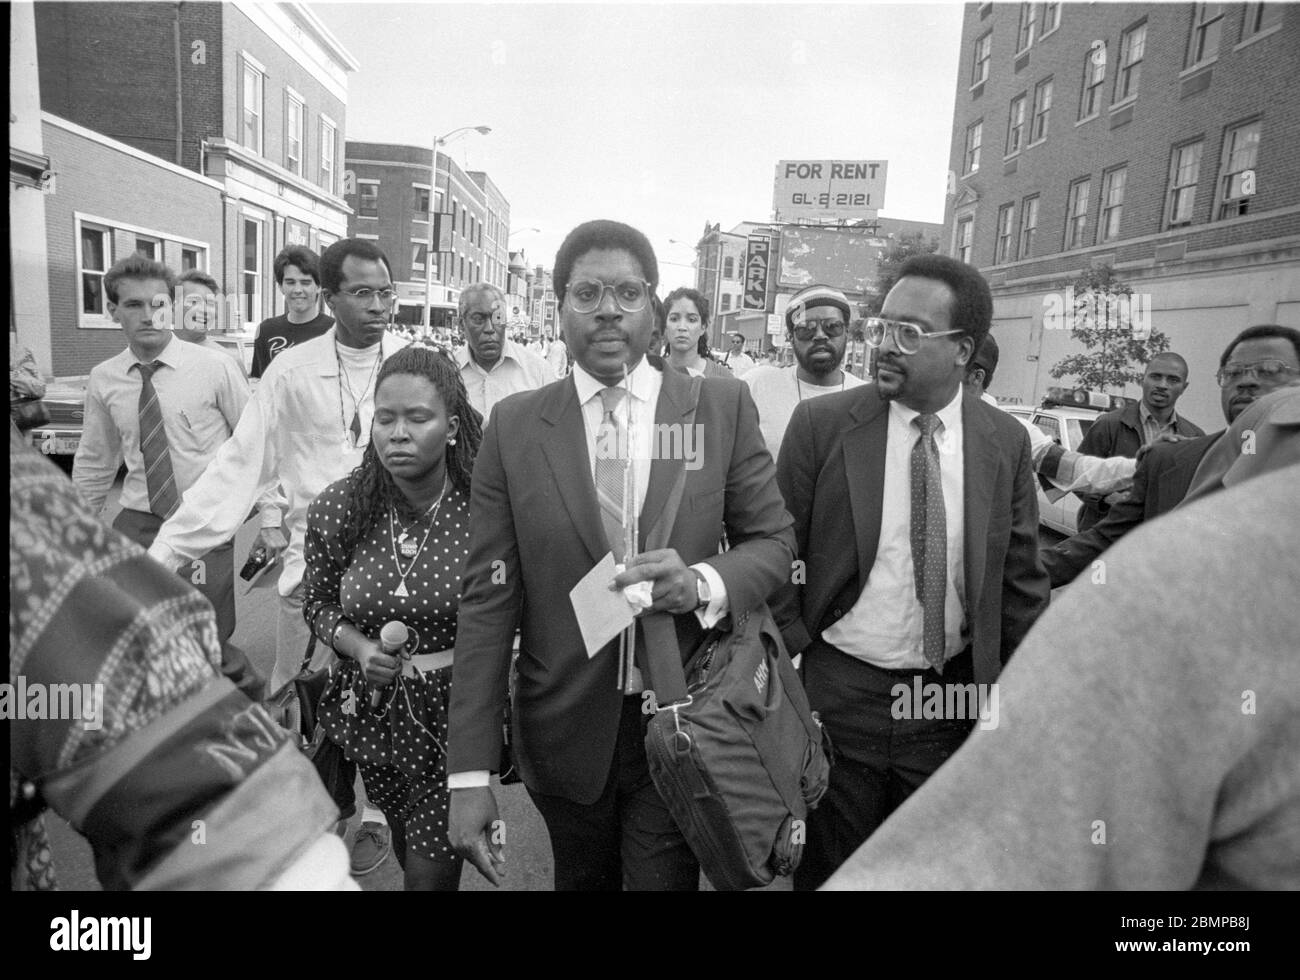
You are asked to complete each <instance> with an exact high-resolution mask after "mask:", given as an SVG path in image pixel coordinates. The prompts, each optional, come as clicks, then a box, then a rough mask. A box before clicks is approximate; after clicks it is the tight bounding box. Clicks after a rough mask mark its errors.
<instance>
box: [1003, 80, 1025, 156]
mask: <svg viewBox="0 0 1300 980" xmlns="http://www.w3.org/2000/svg"><path fill="white" fill-rule="evenodd" d="M1024 139H1025V97H1024V96H1023V95H1017V96H1016V97H1015V98H1014V99H1012V100H1011V114H1010V116H1009V117H1008V119H1007V156H1011V155H1012V154H1013V153H1019V152H1020V147H1021V146H1022V145H1023V144H1024Z"/></svg>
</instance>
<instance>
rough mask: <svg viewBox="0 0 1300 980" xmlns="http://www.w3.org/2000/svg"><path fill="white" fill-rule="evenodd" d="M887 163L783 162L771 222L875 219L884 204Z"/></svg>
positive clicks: (840, 161)
mask: <svg viewBox="0 0 1300 980" xmlns="http://www.w3.org/2000/svg"><path fill="white" fill-rule="evenodd" d="M888 168H889V162H888V161H887V160H782V161H781V162H780V163H778V164H777V165H776V182H775V190H774V192H773V195H772V210H773V212H774V216H773V219H774V220H775V221H778V222H786V221H789V222H793V221H812V222H818V223H824V224H834V223H836V222H840V221H856V220H858V219H861V218H874V217H875V216H876V214H877V212H878V211H879V210H880V209H881V208H882V207H884V204H885V175H886V171H887V170H888Z"/></svg>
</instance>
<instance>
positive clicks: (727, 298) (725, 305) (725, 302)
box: [718, 293, 731, 313]
mask: <svg viewBox="0 0 1300 980" xmlns="http://www.w3.org/2000/svg"><path fill="white" fill-rule="evenodd" d="M718 309H719V310H720V311H721V312H723V313H726V312H727V311H728V310H729V309H731V293H723V294H722V303H721V304H720V305H719V307H718Z"/></svg>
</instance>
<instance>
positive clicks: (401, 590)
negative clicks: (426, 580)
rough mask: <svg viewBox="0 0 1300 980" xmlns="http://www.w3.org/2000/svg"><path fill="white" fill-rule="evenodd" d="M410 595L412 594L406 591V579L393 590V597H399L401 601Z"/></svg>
mask: <svg viewBox="0 0 1300 980" xmlns="http://www.w3.org/2000/svg"><path fill="white" fill-rule="evenodd" d="M410 594H411V593H409V592H407V591H406V579H402V580H401V581H400V582H398V583H397V588H395V589H393V595H395V596H397V597H398V598H399V599H405V598H406V597H407V596H409V595H410Z"/></svg>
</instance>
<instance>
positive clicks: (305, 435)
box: [149, 327, 406, 596]
mask: <svg viewBox="0 0 1300 980" xmlns="http://www.w3.org/2000/svg"><path fill="white" fill-rule="evenodd" d="M380 344H381V345H382V351H383V357H384V359H387V358H389V357H391V356H392V355H393V354H395V353H397V351H399V350H401V349H402V348H403V347H405V346H406V344H405V342H404V341H402V340H401V339H400V338H399V337H397V336H395V335H393V334H389V333H385V334H384V337H383V340H381V341H380ZM374 353H375V351H374V348H371V350H370V356H372V357H373V356H374ZM374 389H375V383H374V382H373V381H372V382H370V384H369V387H368V388H367V389H366V390H365V393H364V394H362V391H361V387H360V385H359V384H358V383H353V392H354V393H355V394H356V395H357V396H358V397H359V398H360V405H359V406H357V407H358V408H359V414H360V417H361V440H360V445H359V446H356V447H353V445H352V438H351V433H350V432H349V431H348V424H349V423H350V422H351V421H352V411H353V404H352V400H351V398H350V397H349V395H348V393H347V391H346V388H345V386H344V384H343V379H342V378H341V377H340V375H339V357H338V354H337V353H336V351H335V339H334V328H333V327H331V328H330V329H329V330H327V331H325V333H323V334H321V335H320V336H319V337H316V338H314V339H312V340H309V341H306V342H305V343H301V344H297V345H295V346H293V347H291V348H289V349H288V350H286V351H285V352H284V353H282V354H280V355H279V356H278V357H277V358H276V359H275V360H273V361H272V362H271V363H270V365H269V366H268V367H267V369H266V373H265V374H263V375H262V381H261V383H260V384H259V385H258V386H257V391H256V392H255V393H254V395H253V398H252V400H251V401H250V402H249V403H248V408H247V409H245V411H244V415H243V418H241V419H240V420H239V425H238V426H237V427H236V428H235V432H234V434H233V435H232V436H231V437H230V440H229V441H228V442H227V443H226V444H225V445H224V446H223V447H222V448H221V451H220V452H219V453H217V456H216V459H215V460H213V462H212V465H211V466H210V467H209V468H208V470H207V472H205V473H204V474H203V476H202V478H201V479H200V480H199V481H198V482H197V483H196V484H195V485H194V486H193V487H191V488H190V492H189V493H188V494H186V496H185V501H184V502H183V503H182V504H181V507H180V509H179V510H177V511H176V513H175V514H173V515H172V517H171V519H170V520H168V521H167V522H166V523H165V524H163V526H162V528H161V529H160V530H159V531H158V537H157V538H156V539H155V540H154V543H153V546H152V547H151V548H150V549H149V555H150V556H151V557H152V558H154V559H156V560H157V561H160V562H162V563H163V564H164V565H166V566H167V567H169V568H174V567H176V566H177V565H179V564H180V563H181V562H182V561H188V560H193V559H194V558H197V557H199V556H200V555H202V554H204V553H205V552H208V551H211V550H212V549H213V548H215V547H216V546H217V545H219V544H223V543H225V542H226V541H229V540H230V539H231V538H232V537H234V536H235V532H236V531H237V530H238V529H239V526H240V525H241V524H243V523H244V519H245V518H246V517H247V516H248V511H249V509H250V508H251V507H252V505H253V502H254V501H255V500H257V499H258V497H259V496H261V495H262V494H264V493H266V492H269V491H271V490H274V489H275V486H276V484H277V483H278V484H279V485H280V488H281V491H282V493H283V494H284V495H285V499H286V509H287V513H286V514H284V515H283V523H284V526H285V529H286V531H287V533H288V538H289V546H288V548H286V549H285V552H284V555H283V558H284V571H283V572H282V573H281V575H280V581H279V591H280V595H282V596H287V595H289V594H290V593H292V592H293V590H294V589H296V588H297V587H298V584H299V583H300V582H301V581H302V576H303V571H304V565H303V556H302V551H303V541H304V538H305V535H306V529H307V507H308V505H309V504H310V503H311V502H312V500H314V499H315V497H316V495H317V494H318V493H320V492H321V491H322V490H324V489H325V488H326V487H327V486H329V485H330V484H331V483H333V482H334V481H335V480H339V479H342V478H343V477H345V476H347V475H348V473H350V472H352V470H353V468H355V467H356V466H357V464H359V463H360V462H361V456H362V454H363V453H364V452H365V447H366V445H367V444H368V442H369V439H370V423H371V421H372V420H373V419H374V414H375V392H374ZM280 520H281V516H280V515H278V514H272V515H270V516H269V517H266V516H264V518H263V521H262V526H263V527H274V526H278V523H279V521H280Z"/></svg>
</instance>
